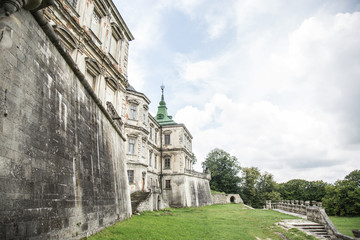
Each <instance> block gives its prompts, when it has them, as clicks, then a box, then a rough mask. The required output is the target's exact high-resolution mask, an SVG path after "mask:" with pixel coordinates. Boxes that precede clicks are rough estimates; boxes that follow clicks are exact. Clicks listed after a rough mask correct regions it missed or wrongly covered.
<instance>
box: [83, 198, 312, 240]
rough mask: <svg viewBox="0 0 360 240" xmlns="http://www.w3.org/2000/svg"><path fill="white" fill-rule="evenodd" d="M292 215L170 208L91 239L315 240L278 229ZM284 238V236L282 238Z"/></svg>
mask: <svg viewBox="0 0 360 240" xmlns="http://www.w3.org/2000/svg"><path fill="white" fill-rule="evenodd" d="M293 218H296V217H292V216H289V215H285V214H281V213H279V212H276V211H272V210H251V209H247V208H245V207H244V205H242V204H227V205H212V206H206V207H200V208H182V209H169V210H163V211H156V212H145V213H141V215H140V216H137V215H135V216H133V217H132V218H131V219H128V220H126V221H123V222H120V223H117V224H115V225H114V226H111V227H109V228H107V229H105V230H103V231H102V232H100V233H98V234H96V235H94V236H92V237H90V238H89V239H93V240H97V239H244V240H247V239H256V238H258V239H259V238H260V239H267V238H271V239H272V240H275V239H279V240H280V239H284V238H283V237H282V236H286V237H287V238H288V239H294V240H295V239H296V240H298V239H299V240H300V239H314V238H313V237H310V236H307V235H305V234H304V233H302V232H300V231H298V230H296V229H292V230H290V231H286V230H284V229H282V228H280V227H277V226H275V225H274V224H275V223H276V222H279V221H281V220H283V219H293ZM281 235H282V236H281Z"/></svg>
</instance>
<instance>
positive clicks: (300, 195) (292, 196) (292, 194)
mask: <svg viewBox="0 0 360 240" xmlns="http://www.w3.org/2000/svg"><path fill="white" fill-rule="evenodd" d="M307 186H308V181H306V180H303V179H293V180H290V181H288V182H286V183H281V184H280V194H281V197H282V198H283V199H287V200H311V199H306V197H305V192H306V188H307Z"/></svg>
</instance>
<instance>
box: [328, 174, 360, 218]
mask: <svg viewBox="0 0 360 240" xmlns="http://www.w3.org/2000/svg"><path fill="white" fill-rule="evenodd" d="M323 204H324V207H325V210H326V212H327V213H328V214H329V215H338V216H358V215H360V171H359V170H355V171H352V172H351V173H350V174H348V175H347V176H346V177H345V179H344V180H338V181H336V182H335V184H334V185H330V186H327V187H326V195H325V197H324V198H323Z"/></svg>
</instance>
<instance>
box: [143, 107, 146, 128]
mask: <svg viewBox="0 0 360 240" xmlns="http://www.w3.org/2000/svg"><path fill="white" fill-rule="evenodd" d="M143 123H144V124H145V125H146V112H145V110H144V113H143Z"/></svg>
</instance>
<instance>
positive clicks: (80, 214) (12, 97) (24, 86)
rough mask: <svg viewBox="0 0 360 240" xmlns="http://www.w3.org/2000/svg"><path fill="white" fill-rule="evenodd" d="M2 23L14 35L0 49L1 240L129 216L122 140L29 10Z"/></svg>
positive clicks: (72, 230)
mask: <svg viewBox="0 0 360 240" xmlns="http://www.w3.org/2000/svg"><path fill="white" fill-rule="evenodd" d="M0 24H5V25H7V26H8V27H10V28H11V29H12V34H13V36H12V41H13V43H12V46H11V48H8V49H4V48H0V72H1V78H0V99H1V100H2V101H1V103H2V104H1V105H0V106H1V109H0V110H1V115H0V166H1V167H0V179H1V181H0V201H1V205H0V239H10V238H19V239H24V238H30V237H35V238H39V239H44V238H59V239H68V238H72V237H75V238H80V237H81V236H86V235H88V234H91V233H94V232H96V231H98V230H100V229H102V228H103V227H105V226H108V225H110V224H112V223H114V222H116V221H118V220H122V219H125V218H128V217H130V216H131V203H130V193H129V185H128V181H127V178H126V176H127V175H126V165H125V152H124V151H125V146H124V145H125V144H124V139H125V138H124V139H123V138H122V136H121V134H120V133H119V132H118V131H116V130H115V128H114V126H113V125H112V124H111V122H110V120H109V119H108V118H107V117H106V114H105V112H103V111H102V110H101V109H100V108H99V106H98V105H97V104H96V102H95V101H94V99H93V98H92V97H91V96H90V95H89V92H88V91H87V90H86V89H85V88H84V86H83V84H82V83H81V82H80V81H79V79H78V78H77V77H76V76H75V75H74V73H73V72H72V71H71V69H70V67H69V65H67V64H66V62H65V61H64V60H63V58H62V56H61V55H60V54H59V53H58V52H57V50H56V49H55V47H54V46H53V45H52V43H51V42H50V41H49V40H48V38H47V37H46V35H45V33H44V32H43V31H42V29H40V27H39V25H38V23H37V22H36V21H35V20H34V18H33V17H32V16H31V14H30V13H29V12H28V11H25V10H20V12H17V13H14V14H13V15H11V16H10V17H5V18H1V20H0ZM5 99H6V100H5ZM5 111H7V115H6V116H5V115H4V113H5Z"/></svg>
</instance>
